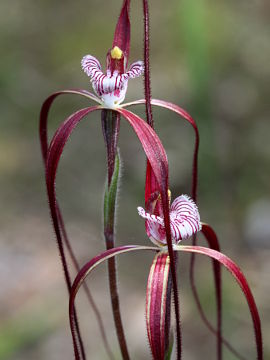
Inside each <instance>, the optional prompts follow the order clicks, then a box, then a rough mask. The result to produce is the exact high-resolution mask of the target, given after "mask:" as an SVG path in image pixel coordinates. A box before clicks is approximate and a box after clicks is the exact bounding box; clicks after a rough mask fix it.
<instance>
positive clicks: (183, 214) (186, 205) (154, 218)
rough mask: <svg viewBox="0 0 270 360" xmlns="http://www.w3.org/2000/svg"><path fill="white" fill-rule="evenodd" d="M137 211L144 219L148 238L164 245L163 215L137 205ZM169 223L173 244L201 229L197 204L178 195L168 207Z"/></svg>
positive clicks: (184, 196)
mask: <svg viewBox="0 0 270 360" xmlns="http://www.w3.org/2000/svg"><path fill="white" fill-rule="evenodd" d="M169 198H170V193H169ZM157 201H158V199H157ZM155 208H156V204H155ZM159 212H160V210H159ZM138 213H139V215H140V216H142V217H143V218H144V219H146V232H147V235H148V236H149V238H150V240H151V241H152V242H153V243H155V244H157V245H159V246H164V245H166V230H165V225H164V218H163V216H158V215H155V214H154V211H153V213H149V212H146V211H145V210H144V209H143V208H142V207H138ZM170 225H171V233H172V240H173V242H174V243H175V244H177V243H179V242H180V241H181V240H184V239H188V238H189V237H190V236H192V235H194V234H195V233H196V232H198V231H200V230H201V228H202V225H201V222H200V214H199V211H198V208H197V205H196V204H195V202H194V201H193V200H192V199H190V198H189V197H188V196H187V195H181V196H178V197H177V198H176V199H175V200H174V201H173V203H172V205H171V207H170Z"/></svg>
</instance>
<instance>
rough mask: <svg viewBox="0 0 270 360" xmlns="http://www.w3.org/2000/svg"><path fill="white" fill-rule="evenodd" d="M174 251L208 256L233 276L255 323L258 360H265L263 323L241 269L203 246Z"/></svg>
mask: <svg viewBox="0 0 270 360" xmlns="http://www.w3.org/2000/svg"><path fill="white" fill-rule="evenodd" d="M174 250H176V251H183V252H189V253H196V254H202V255H206V256H208V257H210V258H212V259H214V260H216V261H218V262H219V263H220V264H222V265H224V266H225V267H226V269H227V270H229V272H230V273H231V274H232V275H233V277H234V278H235V280H236V281H237V283H238V285H239V286H240V288H241V290H242V292H243V294H244V296H245V299H246V301H247V303H248V307H249V311H250V314H251V318H252V321H253V327H254V334H255V342H256V350H257V360H263V343H262V330H261V321H260V316H259V312H258V309H257V306H256V303H255V300H254V297H253V295H252V292H251V290H250V288H249V285H248V282H247V280H246V278H245V276H244V274H243V273H242V271H241V269H240V268H239V267H238V266H237V265H236V264H235V263H234V262H233V261H232V260H231V259H230V258H229V257H228V256H226V255H224V254H222V253H221V252H219V251H216V250H213V249H209V248H205V247H202V246H184V245H175V246H174Z"/></svg>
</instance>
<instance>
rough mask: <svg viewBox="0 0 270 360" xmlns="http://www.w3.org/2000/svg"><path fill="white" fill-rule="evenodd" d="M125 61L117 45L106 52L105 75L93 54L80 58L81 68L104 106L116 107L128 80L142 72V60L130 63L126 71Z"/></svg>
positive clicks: (122, 98) (123, 93)
mask: <svg viewBox="0 0 270 360" xmlns="http://www.w3.org/2000/svg"><path fill="white" fill-rule="evenodd" d="M126 63H127V58H126V56H125V55H124V52H123V51H122V50H121V49H120V48H119V47H118V46H114V48H113V49H111V50H110V51H109V52H108V54H107V70H106V75H105V74H104V73H103V72H102V70H101V65H100V63H99V61H98V60H97V59H96V58H95V57H94V56H91V55H86V56H84V57H83V59H82V69H83V71H84V72H85V73H86V74H87V75H88V76H89V77H90V81H91V83H92V86H93V89H94V91H95V93H96V94H97V96H98V97H99V98H100V100H101V103H102V105H103V106H104V107H106V108H109V109H115V108H117V106H118V105H119V104H121V103H122V102H123V101H124V99H125V96H126V92H127V86H128V80H129V79H130V78H135V77H139V76H141V75H142V74H143V71H144V66H143V62H142V61H137V62H135V63H133V64H131V66H130V68H129V70H128V71H126Z"/></svg>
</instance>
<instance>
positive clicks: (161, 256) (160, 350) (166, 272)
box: [146, 252, 171, 360]
mask: <svg viewBox="0 0 270 360" xmlns="http://www.w3.org/2000/svg"><path fill="white" fill-rule="evenodd" d="M170 309H171V277H170V257H169V254H168V253H164V252H160V253H158V254H157V255H156V256H155V258H154V261H153V263H152V266H151V268H150V273H149V277H148V282H147V292H146V326H147V335H148V340H149V344H150V348H151V352H152V355H153V358H154V360H164V358H165V355H166V353H167V351H168V349H169V334H170Z"/></svg>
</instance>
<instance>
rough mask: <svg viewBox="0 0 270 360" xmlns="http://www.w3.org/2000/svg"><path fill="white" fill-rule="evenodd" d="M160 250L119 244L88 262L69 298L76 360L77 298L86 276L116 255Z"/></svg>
mask: <svg viewBox="0 0 270 360" xmlns="http://www.w3.org/2000/svg"><path fill="white" fill-rule="evenodd" d="M142 250H144V251H159V249H158V248H156V247H150V246H136V245H129V246H119V247H116V248H113V249H110V250H107V251H104V252H103V253H101V254H100V255H97V256H95V257H94V258H93V259H92V260H90V261H89V262H87V263H86V264H85V265H84V266H83V267H82V269H81V270H80V271H79V273H78V274H77V276H76V278H75V280H74V282H73V284H72V287H71V291H70V298H69V321H70V329H71V334H72V339H73V345H74V355H75V359H76V360H80V359H81V356H80V352H79V344H78V339H77V336H76V330H75V329H76V327H75V299H76V296H77V293H78V291H79V289H80V287H81V286H82V284H83V283H84V281H85V279H86V277H87V276H88V275H89V274H90V273H91V272H92V271H93V270H94V269H95V268H96V267H97V266H98V265H100V264H102V263H103V262H104V261H106V260H109V259H111V258H112V257H115V256H116V255H120V254H124V253H129V252H132V251H142Z"/></svg>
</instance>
